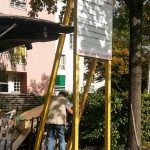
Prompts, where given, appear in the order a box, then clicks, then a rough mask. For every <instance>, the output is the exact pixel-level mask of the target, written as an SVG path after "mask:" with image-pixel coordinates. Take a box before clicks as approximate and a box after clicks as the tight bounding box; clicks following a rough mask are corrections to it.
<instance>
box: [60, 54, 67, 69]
mask: <svg viewBox="0 0 150 150" xmlns="http://www.w3.org/2000/svg"><path fill="white" fill-rule="evenodd" d="M59 69H62V70H65V69H66V56H65V55H62V56H61V58H60V63H59Z"/></svg>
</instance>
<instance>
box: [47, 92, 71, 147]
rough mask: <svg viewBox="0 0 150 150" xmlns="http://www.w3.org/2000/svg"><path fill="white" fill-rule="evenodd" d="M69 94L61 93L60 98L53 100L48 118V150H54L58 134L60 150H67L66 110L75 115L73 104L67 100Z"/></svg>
mask: <svg viewBox="0 0 150 150" xmlns="http://www.w3.org/2000/svg"><path fill="white" fill-rule="evenodd" d="M66 96H67V92H66V91H60V92H59V94H58V96H56V97H54V98H52V100H51V104H50V109H49V113H48V116H47V128H48V131H47V148H48V149H47V150H54V148H55V136H56V133H55V132H57V134H58V140H59V150H66V147H65V135H64V132H65V124H66V110H67V111H68V112H69V113H70V114H73V110H72V108H71V107H72V104H71V103H70V102H69V100H68V99H67V98H66Z"/></svg>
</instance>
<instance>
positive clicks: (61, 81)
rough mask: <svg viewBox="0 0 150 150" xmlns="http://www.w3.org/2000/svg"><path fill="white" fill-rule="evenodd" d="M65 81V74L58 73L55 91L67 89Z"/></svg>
mask: <svg viewBox="0 0 150 150" xmlns="http://www.w3.org/2000/svg"><path fill="white" fill-rule="evenodd" d="M65 82H66V76H65V75H57V76H56V80H55V91H62V90H65Z"/></svg>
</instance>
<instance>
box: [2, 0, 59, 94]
mask: <svg viewBox="0 0 150 150" xmlns="http://www.w3.org/2000/svg"><path fill="white" fill-rule="evenodd" d="M17 1H19V2H21V3H19V5H18V4H17ZM29 10H30V6H29V0H16V1H15V0H0V13H2V14H8V15H19V16H28V12H29ZM39 18H41V19H46V20H51V21H55V16H54V15H49V14H47V12H46V11H42V13H39ZM55 43H56V42H54V41H53V42H41V43H40V42H39V43H33V44H32V49H31V50H26V49H25V50H24V54H25V58H26V62H27V64H26V65H24V64H22V63H20V64H18V65H17V66H16V70H12V69H11V65H10V61H9V60H8V59H7V55H5V53H3V55H2V56H1V59H0V62H1V63H2V62H3V63H4V65H5V66H6V72H7V79H6V80H3V79H0V93H34V94H37V95H43V94H45V93H46V91H47V87H48V84H49V77H50V75H51V70H52V66H53V61H54V57H55V49H56V45H55Z"/></svg>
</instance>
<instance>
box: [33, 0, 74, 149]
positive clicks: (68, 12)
mask: <svg viewBox="0 0 150 150" xmlns="http://www.w3.org/2000/svg"><path fill="white" fill-rule="evenodd" d="M72 6H73V0H69V1H67V10H66V12H65V16H64V20H63V24H64V25H68V24H69V20H70V15H71V11H72ZM64 41H65V34H64V35H62V36H61V37H60V39H59V42H58V46H57V52H56V57H55V60H54V64H53V68H52V75H51V77H50V81H49V87H48V91H47V95H46V99H45V104H44V108H43V113H42V116H41V121H40V126H39V130H38V135H37V137H36V142H35V146H34V150H39V148H40V144H41V140H42V136H43V131H44V127H45V122H46V118H47V114H48V111H49V106H50V102H51V96H52V92H53V88H54V82H55V79H56V74H57V70H58V66H59V61H60V57H61V54H62V49H63V45H64Z"/></svg>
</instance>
